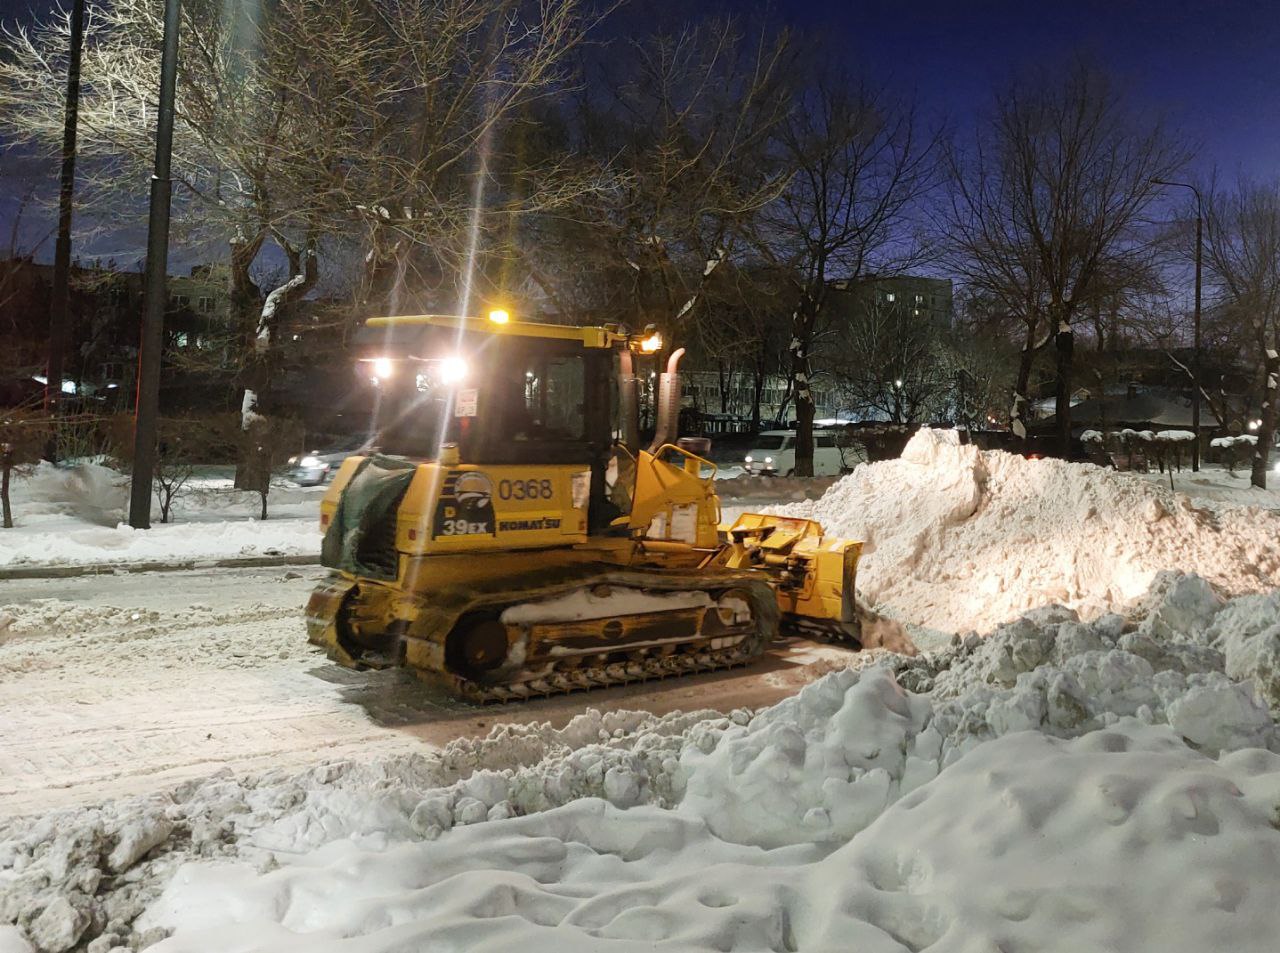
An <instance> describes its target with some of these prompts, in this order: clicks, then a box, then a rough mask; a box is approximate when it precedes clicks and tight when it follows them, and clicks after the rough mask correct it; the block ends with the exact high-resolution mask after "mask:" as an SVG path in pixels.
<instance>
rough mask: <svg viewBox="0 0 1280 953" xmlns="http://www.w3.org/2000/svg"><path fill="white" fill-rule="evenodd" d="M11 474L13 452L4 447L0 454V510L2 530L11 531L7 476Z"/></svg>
mask: <svg viewBox="0 0 1280 953" xmlns="http://www.w3.org/2000/svg"><path fill="white" fill-rule="evenodd" d="M12 472H13V451H12V450H11V449H9V448H8V447H5V450H4V453H3V454H0V509H3V510H4V528H5V529H13V509H12V507H11V506H10V504H9V475H10V474H11V473H12Z"/></svg>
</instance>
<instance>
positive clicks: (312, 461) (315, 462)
mask: <svg viewBox="0 0 1280 953" xmlns="http://www.w3.org/2000/svg"><path fill="white" fill-rule="evenodd" d="M299 466H304V467H306V468H308V469H314V468H315V467H322V466H324V462H323V461H322V460H321V459H320V458H319V457H312V456H305V457H303V458H302V459H301V460H300V461H299Z"/></svg>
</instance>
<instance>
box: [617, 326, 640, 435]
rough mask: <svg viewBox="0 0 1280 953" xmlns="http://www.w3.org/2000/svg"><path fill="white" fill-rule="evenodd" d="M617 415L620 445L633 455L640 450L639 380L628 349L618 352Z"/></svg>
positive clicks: (633, 360) (633, 359)
mask: <svg viewBox="0 0 1280 953" xmlns="http://www.w3.org/2000/svg"><path fill="white" fill-rule="evenodd" d="M618 416H619V418H621V419H620V420H619V423H620V424H621V425H622V426H621V429H622V445H623V446H624V447H626V448H627V452H628V453H630V454H631V455H632V456H633V457H634V456H635V455H636V454H637V453H639V452H640V381H639V380H638V379H637V378H636V370H635V358H634V357H633V356H632V354H631V352H630V351H622V352H620V353H619V354H618Z"/></svg>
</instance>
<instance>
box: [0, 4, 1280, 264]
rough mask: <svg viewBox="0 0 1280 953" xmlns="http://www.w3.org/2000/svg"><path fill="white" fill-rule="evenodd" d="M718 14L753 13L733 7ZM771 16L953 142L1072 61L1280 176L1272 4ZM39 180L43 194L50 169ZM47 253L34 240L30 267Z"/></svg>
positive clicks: (919, 8)
mask: <svg viewBox="0 0 1280 953" xmlns="http://www.w3.org/2000/svg"><path fill="white" fill-rule="evenodd" d="M157 2H159V0H157ZM51 6H52V3H51V0H0V21H3V22H4V23H5V24H6V25H12V24H14V23H15V22H25V21H29V20H30V18H31V16H32V11H33V10H35V11H43V10H48V9H50V8H51ZM671 6H672V8H673V10H681V9H699V7H697V6H696V5H690V4H687V3H681V4H676V3H675V2H674V0H673V3H672V4H671ZM724 6H725V7H726V8H728V9H731V10H737V11H742V12H749V11H754V10H760V9H762V5H758V4H749V3H747V2H745V0H735V2H727V3H725V4H724ZM700 9H706V8H705V7H701V8H700ZM772 9H773V11H774V15H775V16H778V17H779V18H781V19H783V20H786V21H789V22H791V23H793V24H794V25H796V26H798V27H802V28H811V29H815V30H819V31H821V33H822V34H823V35H824V36H825V37H826V38H827V39H828V41H829V42H830V44H831V46H832V47H833V49H834V50H836V51H837V52H840V51H844V52H846V53H847V56H848V59H849V65H850V67H851V69H853V70H855V71H856V70H859V69H863V70H865V71H866V72H868V73H869V74H870V75H872V76H873V77H876V78H878V79H880V80H882V81H884V82H886V83H887V84H889V85H890V86H891V87H893V88H895V89H897V90H899V91H902V92H907V93H914V95H915V97H916V99H917V101H918V102H919V104H920V106H921V107H922V109H923V110H924V111H925V113H926V114H932V115H934V116H937V117H945V118H947V119H948V120H949V122H950V123H951V124H952V125H953V126H955V127H957V128H958V129H959V130H960V131H962V132H963V131H964V130H965V129H966V127H968V126H969V125H970V124H971V122H972V119H973V116H974V114H975V113H976V111H978V110H980V109H982V108H983V107H984V106H985V105H986V103H987V102H988V100H989V98H990V95H991V91H992V88H993V87H994V86H995V85H998V84H999V83H1000V82H1002V81H1003V80H1004V79H1005V78H1007V77H1008V76H1009V74H1010V73H1011V71H1013V70H1015V69H1018V68H1020V67H1025V66H1028V65H1035V64H1038V63H1048V64H1053V63H1055V62H1060V61H1064V60H1066V59H1067V58H1068V57H1070V56H1071V55H1073V54H1075V53H1079V52H1083V53H1085V54H1088V55H1090V56H1091V57H1093V58H1094V59H1095V60H1096V61H1097V62H1099V63H1101V64H1102V65H1104V66H1105V67H1107V68H1108V69H1110V70H1111V71H1112V72H1113V73H1115V74H1116V75H1117V76H1118V77H1119V78H1120V79H1121V80H1122V81H1124V82H1126V83H1127V84H1128V85H1129V87H1130V88H1131V89H1132V91H1133V93H1134V96H1135V99H1136V101H1137V102H1138V104H1139V105H1140V106H1141V107H1142V108H1144V109H1148V110H1152V111H1157V112H1161V113H1166V114H1168V116H1169V118H1170V120H1171V121H1173V122H1175V123H1176V124H1177V125H1179V126H1180V127H1181V128H1182V129H1184V130H1185V132H1186V133H1187V134H1188V136H1189V137H1190V138H1191V139H1192V140H1193V141H1194V142H1195V143H1197V144H1198V145H1199V147H1200V156H1199V159H1198V160H1197V163H1196V166H1197V168H1196V169H1195V170H1194V171H1195V172H1198V173H1206V172H1208V171H1209V170H1210V169H1212V168H1214V167H1217V168H1218V169H1220V170H1221V171H1222V172H1223V173H1224V174H1226V175H1228V176H1230V175H1232V174H1234V173H1235V172H1236V171H1237V170H1238V169H1239V170H1244V171H1245V172H1247V173H1248V174H1250V175H1253V176H1258V177H1268V178H1269V177H1272V176H1280V76H1278V75H1277V74H1278V72H1280V71H1278V70H1277V66H1278V65H1280V4H1277V3H1274V2H1272V0H1253V2H1248V0H1219V2H1189V0H1162V2H1151V0H1129V2H1125V0H1111V2H1101V0H1076V2H1069V3H1068V2H1058V3H1047V2H1025V3H1023V2H1011V0H970V2H967V3H966V2H964V0H949V2H947V0H916V2H905V3H904V2H888V0H862V2H856V0H854V2H843V3H841V2H836V0H808V2H805V0H774V2H773V4H772ZM633 13H634V11H633ZM0 163H3V164H4V165H5V166H8V168H7V169H6V170H4V171H6V172H8V173H9V174H6V175H0V184H3V185H7V183H9V182H11V181H12V178H11V175H12V174H13V172H14V171H15V168H16V162H15V161H14V159H13V158H12V157H9V158H6V157H4V156H3V155H0ZM48 173H49V174H48V182H49V184H50V185H51V186H52V185H54V184H55V183H56V169H52V168H51V169H49V170H48ZM11 191H12V190H11V189H10V188H7V187H6V188H0V192H11ZM12 208H13V202H12V199H11V196H9V195H4V194H0V229H3V230H7V228H8V225H9V222H10V221H11V215H12ZM49 251H50V245H49V244H46V246H45V248H42V249H41V252H42V257H46V256H47V255H48V254H49Z"/></svg>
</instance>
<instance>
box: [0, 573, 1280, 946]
mask: <svg viewBox="0 0 1280 953" xmlns="http://www.w3.org/2000/svg"><path fill="white" fill-rule="evenodd" d="M1277 660H1280V592H1271V593H1269V594H1266V595H1251V596H1243V597H1239V598H1235V599H1232V600H1224V599H1223V598H1221V597H1220V596H1219V595H1218V594H1217V593H1216V592H1215V591H1214V590H1213V588H1212V587H1211V586H1210V585H1209V584H1208V583H1207V582H1206V581H1205V580H1203V579H1200V578H1197V577H1191V576H1177V575H1172V574H1166V575H1162V576H1160V577H1159V578H1158V579H1157V580H1156V581H1155V585H1154V586H1153V587H1152V590H1151V591H1150V592H1149V593H1147V594H1146V595H1145V597H1144V598H1143V599H1142V600H1140V602H1139V605H1138V608H1137V614H1136V615H1135V616H1134V617H1133V618H1126V617H1123V616H1120V615H1115V614H1111V615H1104V616H1101V617H1099V618H1096V619H1093V620H1092V621H1082V620H1081V619H1080V617H1079V616H1078V615H1077V614H1076V613H1075V612H1073V611H1072V610H1070V609H1066V608H1063V607H1060V606H1052V607H1048V608H1043V609H1040V610H1037V611H1035V612H1032V613H1029V614H1027V615H1025V616H1024V617H1022V618H1020V619H1018V620H1016V621H1015V622H1013V623H1010V624H1008V625H1004V626H1001V627H1000V628H998V629H997V630H996V631H995V632H993V633H992V634H991V635H990V636H989V637H988V638H987V639H985V640H981V639H978V638H977V637H976V636H975V637H969V638H965V639H959V638H957V639H956V641H955V643H954V644H953V645H951V646H949V647H948V648H946V649H945V650H943V651H941V652H937V653H933V654H930V655H925V656H921V657H918V658H902V657H894V658H892V659H891V660H890V661H889V662H888V663H887V664H886V665H882V666H879V667H875V668H871V669H866V670H863V671H862V672H855V671H850V670H843V671H837V672H833V673H832V674H830V675H828V676H826V677H824V678H823V679H821V680H820V681H818V682H815V683H814V684H812V685H810V686H808V687H807V688H805V689H804V690H803V691H801V692H800V693H799V694H798V695H796V696H794V697H792V698H789V699H787V700H786V701H784V702H782V703H780V704H779V705H776V706H774V707H773V708H770V709H767V710H764V711H763V712H760V713H756V714H753V713H751V712H748V711H738V712H734V713H732V714H731V715H729V716H727V717H726V716H714V715H711V714H710V713H706V712H703V713H694V714H688V715H669V716H665V717H663V718H654V717H653V716H649V715H639V714H632V713H610V714H605V715H602V714H599V713H597V712H591V713H589V714H587V715H584V716H581V717H580V718H578V719H575V721H574V722H572V723H571V724H570V725H569V726H567V727H566V728H565V729H563V730H562V731H559V732H557V731H555V730H553V729H550V728H548V727H547V726H527V727H513V726H502V727H500V728H497V729H495V730H494V731H493V732H492V733H491V734H490V736H489V737H488V738H486V739H483V740H481V741H477V742H471V741H468V742H459V743H456V744H454V745H451V746H450V747H449V748H447V749H446V750H445V751H444V752H443V753H441V754H440V755H436V756H424V757H419V756H414V757H410V758H396V759H389V760H384V761H381V762H377V763H374V764H369V765H364V766H360V765H353V764H349V763H341V764H334V765H327V766H322V767H319V768H316V769H314V770H313V771H309V772H306V773H304V774H302V775H292V776H290V775H285V774H284V773H282V772H277V773H275V774H271V775H267V776H264V777H260V778H256V779H247V780H235V779H233V778H231V777H225V776H223V777H216V778H212V779H209V780H206V781H203V782H200V783H192V784H188V785H185V786H183V787H182V788H179V789H178V790H176V791H174V792H171V793H170V794H169V795H167V796H163V797H160V796H157V797H153V798H149V799H132V800H129V801H120V802H116V803H114V804H109V805H106V806H104V807H102V808H100V809H95V810H91V811H80V812H58V813H54V814H50V815H46V816H45V817H43V818H40V819H37V820H36V821H34V822H32V821H31V820H25V821H16V822H11V823H9V824H7V825H5V826H0V865H2V866H3V867H5V868H8V870H9V873H8V874H7V876H8V881H7V884H6V890H5V893H4V895H3V897H2V898H0V921H5V920H8V921H16V922H17V923H18V924H19V925H20V926H21V927H22V928H23V929H24V930H25V931H26V932H27V934H28V935H29V936H31V937H32V938H35V937H36V935H37V933H39V934H40V936H42V937H46V938H47V939H42V940H41V943H42V948H43V949H47V950H52V949H66V948H68V947H66V946H59V944H60V943H63V942H64V941H65V940H66V938H67V937H68V936H70V935H71V934H76V939H75V941H73V942H79V943H82V944H83V943H85V942H86V941H87V939H88V938H89V937H90V936H107V937H108V939H107V940H105V941H104V942H105V943H106V944H107V945H106V946H100V947H99V948H101V949H106V948H108V946H109V944H111V943H116V942H126V941H127V942H128V943H130V944H132V945H134V946H138V945H141V944H144V943H146V942H149V941H151V940H154V939H156V938H158V937H160V936H163V935H165V934H168V933H170V932H173V933H174V935H173V936H172V937H171V938H170V939H168V940H166V941H165V942H164V943H162V944H160V945H159V946H157V947H156V949H157V950H161V951H165V953H174V951H191V953H205V951H213V950H225V949H239V950H246V951H248V950H272V951H278V950H291V949H297V950H304V949H305V950H360V951H363V950H385V949H389V948H392V947H394V948H405V949H408V948H421V947H424V945H426V944H427V943H428V940H429V941H430V943H432V944H435V946H438V947H439V948H441V949H466V950H497V949H500V948H506V947H507V946H509V945H510V942H511V939H512V937H515V936H518V937H519V940H520V943H521V945H522V947H525V948H527V949H529V950H555V951H556V953H572V951H575V950H592V951H596V950H609V949H617V950H633V949H651V948H653V946H654V945H660V946H666V947H669V948H678V949H682V950H695V951H702V950H726V949H762V948H763V949H843V948H850V947H851V945H853V946H857V948H858V949H866V950H885V951H889V950H893V951H898V950H901V949H904V948H905V949H920V948H923V947H925V946H928V945H930V944H932V943H935V942H938V943H943V947H944V948H952V947H955V948H960V945H964V948H988V947H990V948H994V947H995V946H996V945H997V944H1004V945H1005V946H1010V945H1012V946H1013V947H1014V948H1019V947H1026V948H1036V949H1063V950H1075V949H1082V948H1088V949H1102V948H1109V949H1126V950H1145V949H1152V950H1155V949H1159V950H1162V951H1174V953H1180V951H1183V950H1187V951H1191V950H1196V951H1200V950H1204V949H1221V948H1233V949H1240V950H1259V951H1261V950H1264V949H1270V945H1271V943H1272V937H1273V936H1274V932H1275V931H1276V930H1277V929H1280V911H1277V910H1276V909H1275V907H1274V904H1273V903H1272V902H1271V901H1270V900H1269V899H1267V897H1268V893H1269V891H1268V889H1267V886H1266V885H1268V884H1269V883H1272V882H1274V881H1275V878H1276V877H1278V876H1280V831H1278V830H1277V829H1276V827H1275V825H1274V812H1275V807H1276V804H1277V803H1278V802H1280V801H1278V799H1280V757H1278V756H1277V755H1276V754H1275V752H1278V751H1280V733H1278V732H1277V728H1276V725H1275V722H1274V720H1273V718H1272V716H1271V715H1270V713H1269V711H1268V709H1267V706H1266V704H1265V702H1264V701H1262V700H1261V699H1260V698H1259V697H1258V694H1259V693H1260V694H1261V695H1262V696H1263V697H1264V698H1266V699H1269V700H1271V701H1272V703H1273V704H1274V703H1275V702H1276V701H1277V700H1280V667H1278V666H1277ZM201 860H202V861H205V862H197V863H185V862H188V861H201ZM210 860H214V861H217V862H216V863H210V862H208V861H210ZM1187 870H1196V871H1197V876H1196V877H1187V876H1186V874H1185V872H1186V871H1187ZM144 908H145V911H146V912H145V913H143V910H144ZM50 911H52V912H50ZM77 931H79V932H78V933H77ZM95 942H97V941H95ZM983 944H985V946H983ZM433 948H434V947H433Z"/></svg>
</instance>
